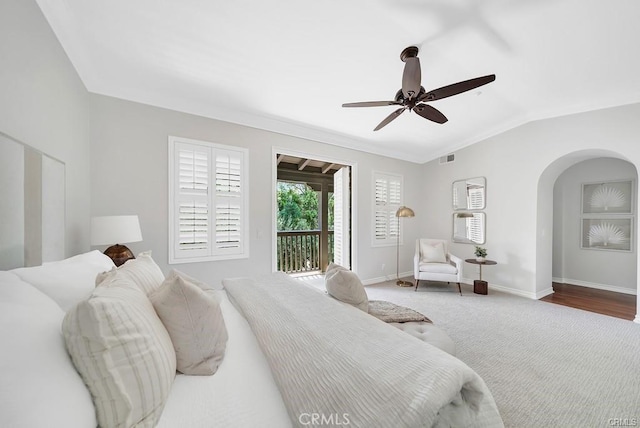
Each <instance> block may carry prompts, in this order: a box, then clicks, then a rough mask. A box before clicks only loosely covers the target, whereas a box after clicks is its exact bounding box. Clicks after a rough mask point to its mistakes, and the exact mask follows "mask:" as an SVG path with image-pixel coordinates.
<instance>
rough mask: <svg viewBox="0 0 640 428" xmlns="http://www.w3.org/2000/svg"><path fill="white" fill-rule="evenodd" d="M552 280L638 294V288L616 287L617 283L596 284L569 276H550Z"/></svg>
mask: <svg viewBox="0 0 640 428" xmlns="http://www.w3.org/2000/svg"><path fill="white" fill-rule="evenodd" d="M552 280H553V282H559V283H561V284H571V285H577V286H580V287H588V288H596V289H598V290H605V291H613V292H615V293H623V294H631V295H633V296H637V295H638V290H632V289H630V288H625V287H618V286H617V285H608V284H598V283H596V282H588V281H580V280H579V279H570V278H556V277H554V278H552Z"/></svg>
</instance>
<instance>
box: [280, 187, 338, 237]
mask: <svg viewBox="0 0 640 428" xmlns="http://www.w3.org/2000/svg"><path fill="white" fill-rule="evenodd" d="M277 198H278V230H279V231H288V230H319V229H320V223H319V219H320V217H319V215H318V209H319V194H318V192H316V191H315V190H313V189H312V188H311V187H310V186H308V185H307V184H306V183H295V182H289V181H278V191H277ZM333 207H334V200H333V193H330V194H329V219H328V220H329V230H333Z"/></svg>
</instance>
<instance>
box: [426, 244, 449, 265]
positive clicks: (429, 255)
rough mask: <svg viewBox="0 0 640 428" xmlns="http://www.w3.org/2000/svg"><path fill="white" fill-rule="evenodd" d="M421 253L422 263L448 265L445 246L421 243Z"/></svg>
mask: <svg viewBox="0 0 640 428" xmlns="http://www.w3.org/2000/svg"><path fill="white" fill-rule="evenodd" d="M420 252H421V253H422V262H424V263H446V262H447V256H446V254H445V251H444V244H443V243H442V242H437V243H435V244H428V243H426V242H421V243H420Z"/></svg>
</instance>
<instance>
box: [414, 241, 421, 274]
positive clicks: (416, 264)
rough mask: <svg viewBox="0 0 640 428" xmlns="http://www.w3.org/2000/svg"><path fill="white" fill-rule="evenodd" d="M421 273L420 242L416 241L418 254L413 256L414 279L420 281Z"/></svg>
mask: <svg viewBox="0 0 640 428" xmlns="http://www.w3.org/2000/svg"><path fill="white" fill-rule="evenodd" d="M419 273H420V241H416V252H415V253H414V255H413V277H414V278H415V279H418V274H419Z"/></svg>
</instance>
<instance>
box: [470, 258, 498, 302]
mask: <svg viewBox="0 0 640 428" xmlns="http://www.w3.org/2000/svg"><path fill="white" fill-rule="evenodd" d="M465 262H467V263H471V264H474V265H478V266H480V279H476V280H475V281H473V292H474V293H476V294H485V295H486V294H487V293H488V290H489V287H488V285H489V284H488V283H487V281H483V280H482V266H483V265H497V264H498V262H495V261H493V260H485V261H483V262H479V261H477V260H476V259H465Z"/></svg>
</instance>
